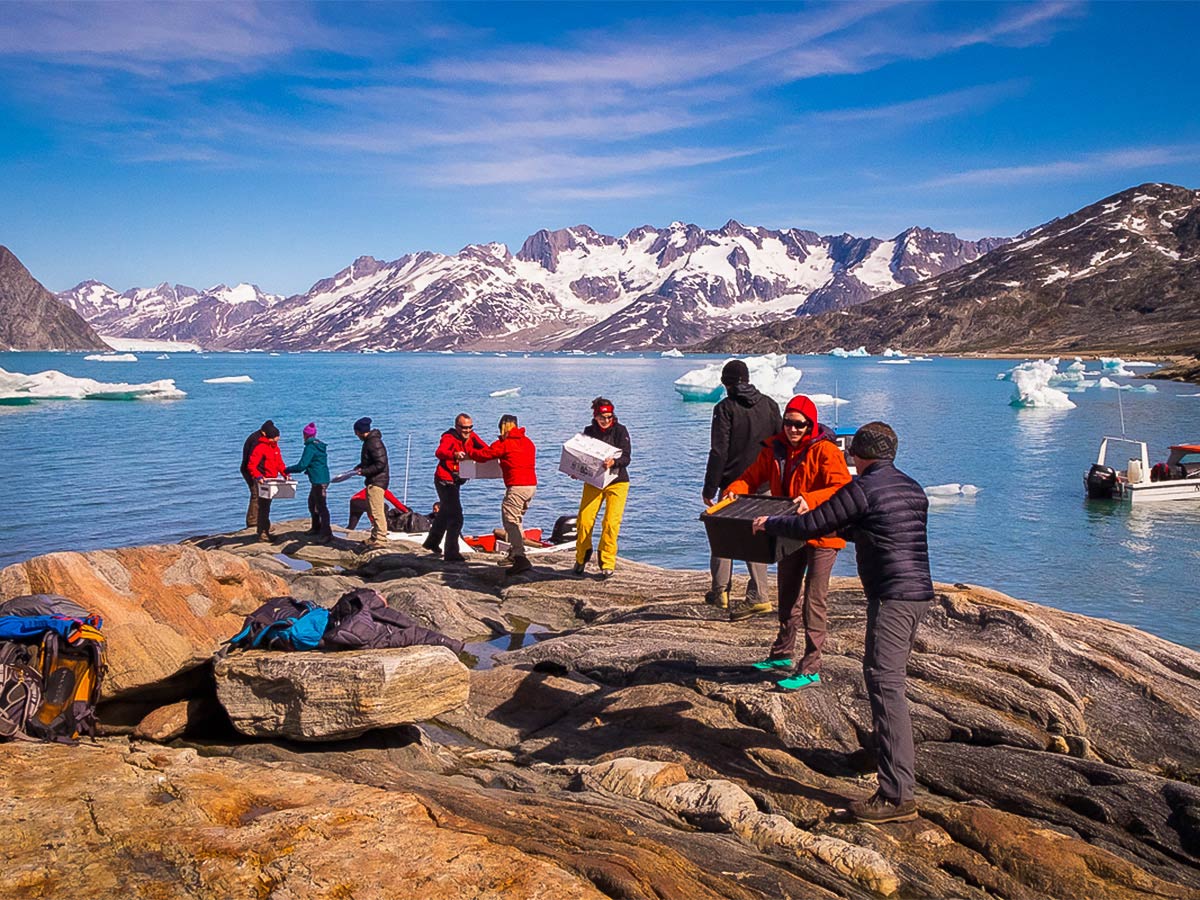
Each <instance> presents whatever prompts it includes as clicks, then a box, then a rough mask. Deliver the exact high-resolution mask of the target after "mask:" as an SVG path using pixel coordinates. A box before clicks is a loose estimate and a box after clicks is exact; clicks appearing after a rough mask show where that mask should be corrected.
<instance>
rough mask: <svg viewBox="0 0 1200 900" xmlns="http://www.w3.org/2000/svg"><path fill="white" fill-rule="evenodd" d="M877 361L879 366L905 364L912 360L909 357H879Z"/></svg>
mask: <svg viewBox="0 0 1200 900" xmlns="http://www.w3.org/2000/svg"><path fill="white" fill-rule="evenodd" d="M877 362H878V363H879V365H881V366H907V365H908V364H909V363H910V362H912V360H911V359H881V360H877Z"/></svg>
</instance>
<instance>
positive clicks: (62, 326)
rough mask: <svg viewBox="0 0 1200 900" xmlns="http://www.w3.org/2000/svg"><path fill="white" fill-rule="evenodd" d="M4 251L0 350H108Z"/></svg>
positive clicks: (0, 259)
mask: <svg viewBox="0 0 1200 900" xmlns="http://www.w3.org/2000/svg"><path fill="white" fill-rule="evenodd" d="M108 349H109V346H108V344H106V343H104V341H102V340H100V337H99V335H97V334H96V332H95V331H93V330H92V328H91V326H90V325H88V323H87V322H86V321H84V319H83V318H82V317H80V315H79V314H78V313H76V312H74V311H73V310H70V309H68V308H67V307H65V306H63V305H62V304H61V303H60V302H59V301H58V299H57V298H56V297H55V295H54V294H52V293H51V292H50V291H48V290H47V289H46V288H45V287H44V286H43V285H42V284H41V282H39V281H38V280H37V279H36V278H34V277H33V276H32V275H31V274H29V270H28V269H26V268H25V266H23V265H22V264H21V261H20V260H19V259H17V257H16V256H15V255H14V254H13V252H12V251H11V250H9V249H8V248H7V247H4V246H0V350H108Z"/></svg>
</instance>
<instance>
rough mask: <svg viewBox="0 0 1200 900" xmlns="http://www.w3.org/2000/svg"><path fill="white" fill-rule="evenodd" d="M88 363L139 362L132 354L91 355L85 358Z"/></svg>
mask: <svg viewBox="0 0 1200 900" xmlns="http://www.w3.org/2000/svg"><path fill="white" fill-rule="evenodd" d="M84 359H86V360H87V361H88V362H137V361H138V358H137V357H136V356H134V355H133V354H132V353H90V354H88V355H87V356H85V357H84Z"/></svg>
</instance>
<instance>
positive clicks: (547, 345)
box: [60, 220, 1006, 350]
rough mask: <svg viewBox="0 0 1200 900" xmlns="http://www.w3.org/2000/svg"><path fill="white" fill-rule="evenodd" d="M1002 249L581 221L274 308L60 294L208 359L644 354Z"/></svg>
mask: <svg viewBox="0 0 1200 900" xmlns="http://www.w3.org/2000/svg"><path fill="white" fill-rule="evenodd" d="M1005 242H1006V239H1002V238H988V239H984V240H981V241H963V240H960V239H959V238H957V237H955V236H954V235H952V234H945V233H941V232H935V231H931V230H929V229H921V228H910V229H908V230H906V231H904V232H902V233H901V234H899V235H896V236H895V237H894V238H892V239H891V240H886V241H884V240H879V239H877V238H857V237H854V236H851V235H848V234H843V235H840V236H825V237H823V236H821V235H818V234H816V233H815V232H811V231H803V230H800V229H784V230H780V231H775V230H771V229H766V228H759V227H754V226H746V225H742V224H741V223H738V222H735V221H732V220H731V221H730V222H728V223H727V224H726V225H725V226H723V227H722V228H720V229H717V230H711V231H710V230H706V229H703V228H700V227H698V226H696V225H686V224H683V223H681V222H675V223H672V224H671V225H670V226H668V227H667V228H652V227H649V226H644V227H641V228H635V229H633V230H632V231H630V232H629V233H627V234H626V235H625V236H623V237H613V236H609V235H604V234H600V233H598V232H596V231H595V230H594V229H592V228H590V227H588V226H586V225H579V226H576V227H574V228H565V229H559V230H557V231H548V230H542V231H539V232H537V233H535V234H533V235H531V236H530V237H529V238H528V239H526V241H525V242H524V244H523V245H522V247H521V249H520V250H519V251H518V252H517V253H516V254H515V255H513V254H512V253H511V252H510V251H509V249H508V248H507V247H506V246H505V245H503V244H496V243H493V244H478V245H470V246H467V247H465V248H463V249H462V250H461V251H460V252H459V253H457V254H454V255H452V256H450V255H445V254H440V253H433V252H428V251H426V252H420V253H413V254H408V255H406V256H403V257H401V258H400V259H397V260H393V261H390V262H388V261H383V260H379V259H376V258H374V257H371V256H363V257H360V258H358V259H357V260H355V261H354V262H353V263H352V264H351V265H349V266H347V267H346V268H345V269H343V270H342V271H340V272H338V273H337V274H335V275H333V276H331V277H329V278H326V279H322V280H321V281H319V282H317V283H316V284H314V285H313V287H312V288H310V289H309V290H308V291H306V292H305V293H304V294H300V295H296V296H293V297H289V298H287V299H286V300H283V299H280V298H276V297H272V296H271V295H267V294H263V293H262V292H261V291H258V289H256V288H255V289H253V290H254V291H255V293H256V297H255V299H254V300H253V301H252V302H241V303H237V304H233V303H230V302H229V301H228V299H227V298H226V297H224V296H222V292H221V291H220V290H218V289H212V290H210V291H205V292H201V291H196V290H194V289H192V288H185V287H183V286H179V285H176V286H175V287H173V288H172V287H170V286H168V285H160V286H159V287H158V288H155V289H150V290H145V289H134V290H130V291H126V292H125V293H123V294H118V293H117V292H116V291H115V290H113V289H112V288H109V287H107V286H106V285H102V284H99V283H96V282H83V283H82V284H80V285H77V286H76V287H74V288H72V289H71V290H70V291H66V292H63V294H61V295H60V296H61V298H62V299H63V301H64V302H65V303H67V304H68V305H69V306H71V307H72V308H73V309H76V310H78V311H79V312H80V313H81V314H83V315H84V316H85V317H87V318H88V319H89V320H90V321H92V322H93V323H95V324H96V325H97V327H98V328H99V329H100V330H101V331H102V332H104V333H108V334H112V335H114V336H121V337H138V338H157V339H178V340H188V341H192V342H195V343H199V344H201V345H202V346H205V347H207V348H212V349H252V348H263V349H278V350H285V349H286V350H307V349H324V350H343V349H368V348H370V349H380V350H430V349H500V348H504V349H517V348H519V349H564V350H565V349H580V350H596V349H604V350H623V349H644V348H657V347H673V346H677V345H684V344H690V343H694V342H696V341H699V340H703V339H705V338H708V337H711V336H713V335H715V334H718V333H720V332H723V331H726V330H728V329H729V328H732V327H745V326H747V325H754V324H760V323H763V322H769V321H775V320H779V319H786V318H790V317H792V316H794V315H796V314H798V313H802V312H807V311H811V310H815V311H820V310H827V309H840V308H844V307H846V306H850V305H854V304H856V303H860V302H862V301H863V300H865V299H868V298H870V297H873V296H876V295H878V294H880V293H883V292H886V291H889V290H893V289H895V288H898V287H902V286H904V285H907V284H914V283H917V282H920V281H922V280H924V279H927V278H930V277H933V276H935V275H938V274H940V273H942V272H945V271H948V270H950V269H953V268H955V267H957V266H959V265H962V264H963V263H966V262H969V261H971V260H974V259H976V258H978V257H979V256H980V255H982V254H983V253H986V252H987V251H988V250H991V249H994V248H995V247H996V246H1001V245H1003V244H1004V243H1005ZM249 287H250V286H245V285H243V286H239V290H240V289H242V288H249Z"/></svg>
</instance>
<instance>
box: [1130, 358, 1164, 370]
mask: <svg viewBox="0 0 1200 900" xmlns="http://www.w3.org/2000/svg"><path fill="white" fill-rule="evenodd" d="M1125 368H1127V369H1157V368H1158V363H1156V362H1149V361H1147V360H1144V359H1131V360H1128V361H1126V363H1125Z"/></svg>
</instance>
